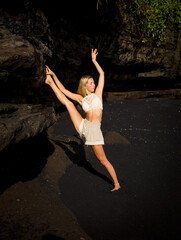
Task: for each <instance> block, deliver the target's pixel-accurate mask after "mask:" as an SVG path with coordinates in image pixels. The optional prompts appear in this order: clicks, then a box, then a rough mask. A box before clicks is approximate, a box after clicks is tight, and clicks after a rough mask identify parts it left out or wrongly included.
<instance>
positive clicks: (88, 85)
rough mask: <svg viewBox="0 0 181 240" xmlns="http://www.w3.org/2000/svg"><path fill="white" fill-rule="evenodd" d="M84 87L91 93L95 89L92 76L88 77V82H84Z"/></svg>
mask: <svg viewBox="0 0 181 240" xmlns="http://www.w3.org/2000/svg"><path fill="white" fill-rule="evenodd" d="M86 89H87V90H88V91H89V92H90V93H93V92H94V90H95V83H94V79H93V78H89V80H88V82H87V83H86Z"/></svg>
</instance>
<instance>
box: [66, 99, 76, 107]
mask: <svg viewBox="0 0 181 240" xmlns="http://www.w3.org/2000/svg"><path fill="white" fill-rule="evenodd" d="M64 104H65V106H66V108H67V109H71V108H73V107H74V104H73V102H71V101H70V100H68V99H66V100H65V101H64Z"/></svg>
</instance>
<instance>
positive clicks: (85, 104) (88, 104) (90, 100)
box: [82, 93, 103, 112]
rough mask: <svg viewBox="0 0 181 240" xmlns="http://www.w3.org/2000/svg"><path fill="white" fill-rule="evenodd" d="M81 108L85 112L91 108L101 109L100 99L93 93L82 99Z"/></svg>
mask: <svg viewBox="0 0 181 240" xmlns="http://www.w3.org/2000/svg"><path fill="white" fill-rule="evenodd" d="M82 108H83V110H84V111H85V112H88V111H90V110H92V109H103V105H102V102H101V99H100V98H99V97H98V96H97V95H96V94H94V93H92V94H90V95H88V96H86V97H85V98H83V99H82Z"/></svg>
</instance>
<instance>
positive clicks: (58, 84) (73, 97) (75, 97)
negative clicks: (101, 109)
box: [46, 65, 83, 104]
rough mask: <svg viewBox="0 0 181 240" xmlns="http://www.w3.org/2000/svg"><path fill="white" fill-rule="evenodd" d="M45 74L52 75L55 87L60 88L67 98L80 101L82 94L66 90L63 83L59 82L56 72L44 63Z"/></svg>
mask: <svg viewBox="0 0 181 240" xmlns="http://www.w3.org/2000/svg"><path fill="white" fill-rule="evenodd" d="M46 74H47V75H48V74H49V75H51V76H53V79H54V80H55V83H56V85H57V87H58V88H59V89H60V91H61V92H63V94H65V95H66V96H67V97H68V98H70V99H72V100H75V101H77V102H78V103H80V104H81V103H82V98H83V97H82V96H81V95H79V94H76V93H72V92H70V91H69V90H67V89H66V88H65V87H64V85H63V84H62V83H61V82H60V80H59V79H58V78H57V76H56V74H55V73H54V72H53V71H52V70H51V69H50V68H49V67H48V66H47V65H46Z"/></svg>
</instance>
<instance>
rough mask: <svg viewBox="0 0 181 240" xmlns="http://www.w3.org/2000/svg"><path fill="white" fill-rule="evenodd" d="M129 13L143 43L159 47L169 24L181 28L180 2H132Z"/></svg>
mask: <svg viewBox="0 0 181 240" xmlns="http://www.w3.org/2000/svg"><path fill="white" fill-rule="evenodd" d="M131 11H132V14H133V15H134V19H135V21H136V23H137V24H138V29H139V31H140V40H141V41H142V42H143V43H156V44H157V46H159V45H161V44H162V43H163V42H164V41H165V39H166V28H167V26H168V24H169V23H170V22H174V23H175V24H176V25H177V26H178V27H179V28H180V27H181V0H132V1H131Z"/></svg>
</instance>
